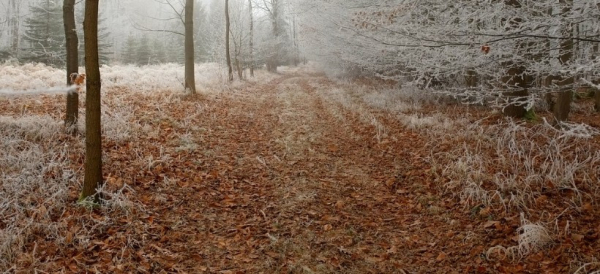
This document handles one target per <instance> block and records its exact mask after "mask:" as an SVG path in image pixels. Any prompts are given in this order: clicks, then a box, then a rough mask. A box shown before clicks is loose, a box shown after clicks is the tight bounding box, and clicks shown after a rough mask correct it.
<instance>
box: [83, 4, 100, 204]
mask: <svg viewBox="0 0 600 274" xmlns="http://www.w3.org/2000/svg"><path fill="white" fill-rule="evenodd" d="M98 2H99V0H86V1H85V20H84V22H83V38H84V43H85V71H86V73H87V81H86V89H87V90H86V98H85V102H86V104H85V107H86V109H85V119H86V120H85V176H84V181H83V190H82V191H81V196H80V200H83V199H86V198H88V197H90V196H91V197H93V200H94V202H96V203H99V202H100V197H99V196H98V195H97V192H96V189H97V188H98V186H99V185H101V184H102V183H103V178H102V138H101V137H102V131H101V104H100V102H101V100H100V91H101V88H102V86H101V82H100V79H101V78H100V64H99V56H98Z"/></svg>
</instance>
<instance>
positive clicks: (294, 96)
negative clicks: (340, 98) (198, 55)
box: [0, 72, 600, 273]
mask: <svg viewBox="0 0 600 274" xmlns="http://www.w3.org/2000/svg"><path fill="white" fill-rule="evenodd" d="M338 85H339V84H338V83H335V82H333V81H331V80H329V79H328V78H326V77H325V76H323V75H320V74H312V73H302V72H293V73H292V72H290V73H285V72H284V73H282V75H280V76H279V77H276V78H275V79H274V80H272V81H270V82H269V83H264V84H252V85H251V84H248V85H247V86H244V87H242V88H239V90H234V91H229V92H221V93H211V94H208V95H206V94H205V95H200V96H195V97H194V96H186V97H180V98H178V99H177V100H166V99H165V98H164V97H160V96H156V95H151V94H136V95H135V96H125V97H124V98H125V99H124V101H122V102H121V103H125V104H127V105H128V106H129V107H131V109H132V110H133V118H134V119H135V120H136V121H137V123H138V125H141V126H140V127H136V128H132V137H131V138H130V139H129V140H127V141H124V142H114V141H111V140H105V142H104V144H103V145H104V152H105V158H106V161H105V165H104V174H105V178H106V184H107V186H106V187H107V188H109V189H112V190H113V191H114V190H119V189H123V191H124V193H125V195H126V196H127V198H128V199H129V200H131V202H132V205H133V206H130V207H128V208H127V209H126V210H121V211H119V210H115V211H102V210H94V211H89V210H86V209H85V208H82V207H81V206H77V205H76V200H77V195H78V191H79V188H80V185H74V186H72V188H71V191H70V196H69V197H70V198H69V199H70V200H69V202H70V203H71V204H72V206H71V207H70V208H69V209H67V210H66V211H65V212H62V213H61V215H60V216H56V217H55V219H64V220H67V222H68V226H67V227H68V231H67V232H65V233H67V236H66V238H65V240H64V241H63V242H62V244H56V243H55V241H54V240H53V239H49V238H48V237H47V236H45V235H36V234H34V235H33V236H31V237H30V238H29V239H28V240H26V242H25V248H24V250H22V251H20V254H21V255H20V256H19V259H17V260H16V261H15V264H14V267H13V268H12V269H8V270H7V271H8V272H33V271H34V269H38V270H41V271H46V272H57V271H58V272H60V271H62V272H73V273H75V272H77V273H83V272H100V273H132V272H139V273H542V272H543V273H566V272H574V271H575V270H576V269H577V268H578V267H579V266H581V265H582V264H584V263H593V262H594V260H596V259H598V253H597V252H598V250H600V244H599V243H598V232H599V231H600V220H599V219H600V210H599V209H598V205H597V203H593V204H591V205H590V206H586V207H585V209H583V210H577V209H576V208H577V206H574V207H573V208H574V209H570V211H569V212H568V213H567V214H573V215H572V216H576V217H573V218H575V219H576V220H577V221H572V225H571V229H572V230H577V233H579V234H576V235H578V236H577V237H572V236H571V235H570V234H569V235H568V236H567V235H563V236H558V237H556V238H555V240H554V243H553V244H552V245H551V246H549V247H547V248H544V249H543V250H541V251H539V252H535V253H533V254H530V255H528V256H526V257H524V258H517V259H508V258H504V259H491V258H488V257H487V255H486V251H487V250H488V249H489V248H491V247H493V246H496V245H505V246H510V245H515V239H514V238H515V237H516V236H517V235H518V232H517V228H518V227H519V226H520V225H521V222H520V219H519V212H518V211H506V210H502V209H488V210H487V211H485V212H480V211H481V209H478V210H475V211H474V210H473V207H472V206H469V205H466V204H465V203H463V202H461V201H460V199H458V198H457V197H456V195H453V194H451V193H449V192H448V191H447V189H445V188H444V187H443V184H444V183H445V182H446V181H445V180H444V178H443V176H441V175H440V172H439V169H437V170H436V169H435V168H432V165H433V164H432V162H431V160H430V157H431V155H432V153H434V152H436V150H444V149H446V150H448V147H451V146H452V145H453V144H452V143H445V142H444V140H435V139H431V138H432V137H431V136H432V135H427V134H422V132H421V131H420V130H419V129H409V128H407V127H406V126H405V125H403V124H402V123H401V122H400V121H399V120H398V119H395V118H394V116H393V115H390V114H389V113H386V112H385V111H383V110H378V109H374V108H372V107H370V106H368V105H366V104H364V103H361V102H360V100H358V99H357V100H355V101H354V102H353V106H354V107H356V106H359V107H360V108H361V111H368V112H369V115H368V116H365V115H364V114H361V113H359V112H357V111H355V109H349V108H347V107H344V106H343V104H340V102H337V101H336V100H333V99H332V98H333V97H332V96H330V95H327V91H330V90H335V89H340V88H339V87H338ZM119 92H126V91H115V92H114V93H108V94H107V95H105V99H104V100H107V101H110V97H111V96H112V95H111V94H118V93H119ZM19 100H21V99H19ZM23 100H28V99H23ZM43 100H45V101H47V103H44V104H45V106H46V107H45V108H44V110H39V111H40V112H41V111H44V112H52V113H55V115H57V116H60V115H61V113H62V107H63V103H64V102H63V99H62V98H60V97H59V98H57V97H52V96H47V97H44V99H43ZM159 100H163V102H161V101H159ZM148 102H153V103H151V104H149V103H148ZM442 108H443V109H442ZM460 108H461V107H457V106H454V107H447V106H445V107H440V109H442V110H440V109H436V108H435V107H433V106H430V107H428V106H425V107H423V108H422V109H421V110H419V112H421V113H427V112H429V111H431V112H433V111H446V110H447V111H453V114H449V116H452V115H455V116H461V115H463V114H464V110H461V109H460ZM0 111H2V112H3V114H6V115H8V114H11V113H18V112H19V111H20V110H19V108H18V107H14V109H11V108H10V107H6V106H5V107H4V108H0ZM486 112H487V113H486ZM469 113H470V114H469V115H470V118H469V119H473V120H480V119H488V120H489V123H496V121H497V120H501V119H502V118H500V117H499V116H492V117H487V116H489V109H488V110H479V109H477V108H471V109H470V110H469ZM486 115H487V116H486ZM107 117H108V118H106V119H110V113H108V116H107ZM365 117H367V118H365ZM486 117H487V118H486ZM373 121H376V122H377V123H373ZM486 121H487V120H486ZM381 128H384V129H385V132H384V133H381V132H379V131H380V130H381ZM450 134H451V133H450ZM62 138H63V139H64V140H63V141H62V142H65V143H72V144H73V145H74V146H76V145H75V144H76V143H77V144H79V146H81V144H82V142H81V141H79V142H77V141H75V140H74V139H75V138H73V137H68V136H63V137H62ZM78 138H81V137H78ZM596 141H598V139H597V138H596ZM79 151H80V152H81V150H79ZM70 157H71V163H72V165H73V169H75V170H79V172H80V173H81V170H82V166H83V161H84V155H83V153H76V154H73V155H71V156H70ZM438 164H439V163H438ZM80 175H81V174H80ZM124 185H128V186H130V188H123V186H124ZM556 196H560V195H556ZM553 197H555V196H550V200H551V201H554V200H552V199H556V203H562V201H561V200H560V197H555V198H553ZM582 204H586V203H585V202H583V203H582ZM586 205H587V204H586ZM530 209H531V211H536V210H538V209H537V208H536V207H535V206H533V207H532V208H530ZM540 210H545V211H547V212H549V213H548V214H555V215H557V214H559V213H561V212H560V211H559V210H558V209H555V210H553V209H552V207H551V206H547V207H544V208H543V209H540ZM554 211H559V212H554ZM107 216H108V217H110V218H111V221H110V222H109V223H108V225H107V224H106V222H108V221H106V218H107ZM557 218H558V217H557ZM94 220H96V221H94ZM94 223H97V224H98V225H96V226H94ZM103 223H104V224H103ZM83 231H86V232H85V233H88V240H86V241H83V240H80V241H79V242H78V240H77V239H78V238H77V235H78V234H79V233H84V232H83ZM594 233H595V234H594ZM69 235H70V236H69Z"/></svg>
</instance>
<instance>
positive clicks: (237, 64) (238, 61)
mask: <svg viewBox="0 0 600 274" xmlns="http://www.w3.org/2000/svg"><path fill="white" fill-rule="evenodd" d="M235 67H236V69H237V73H238V78H239V79H240V80H242V79H243V75H242V66H241V65H240V58H239V57H238V56H236V57H235Z"/></svg>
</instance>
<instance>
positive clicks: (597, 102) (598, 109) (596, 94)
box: [594, 89, 600, 112]
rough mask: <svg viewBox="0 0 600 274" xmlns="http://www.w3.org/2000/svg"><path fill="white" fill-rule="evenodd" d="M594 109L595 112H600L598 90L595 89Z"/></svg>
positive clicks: (599, 93)
mask: <svg viewBox="0 0 600 274" xmlns="http://www.w3.org/2000/svg"><path fill="white" fill-rule="evenodd" d="M594 102H595V103H594V108H595V109H596V111H597V112H600V90H599V89H596V92H594Z"/></svg>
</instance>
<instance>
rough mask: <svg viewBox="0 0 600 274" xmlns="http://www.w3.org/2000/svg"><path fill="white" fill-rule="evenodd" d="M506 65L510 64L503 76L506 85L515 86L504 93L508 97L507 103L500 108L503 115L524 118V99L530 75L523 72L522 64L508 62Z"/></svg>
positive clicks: (525, 110) (525, 111) (527, 92)
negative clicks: (514, 88)
mask: <svg viewBox="0 0 600 274" xmlns="http://www.w3.org/2000/svg"><path fill="white" fill-rule="evenodd" d="M509 63H510V64H507V65H508V66H512V67H511V68H509V69H508V72H507V75H506V76H505V77H504V81H503V82H505V83H506V85H507V86H510V87H513V86H514V87H516V88H517V89H516V90H515V91H510V92H506V93H504V95H505V96H507V97H508V98H509V99H510V102H509V104H508V105H507V106H506V107H505V108H504V109H503V110H502V113H503V114H504V115H505V116H508V117H513V118H524V117H525V114H527V109H526V108H525V101H526V100H527V98H526V97H527V96H528V95H529V91H528V89H527V88H528V87H529V84H530V82H531V79H530V78H531V77H530V76H529V75H526V74H525V67H524V66H522V65H514V64H513V63H512V62H509Z"/></svg>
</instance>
